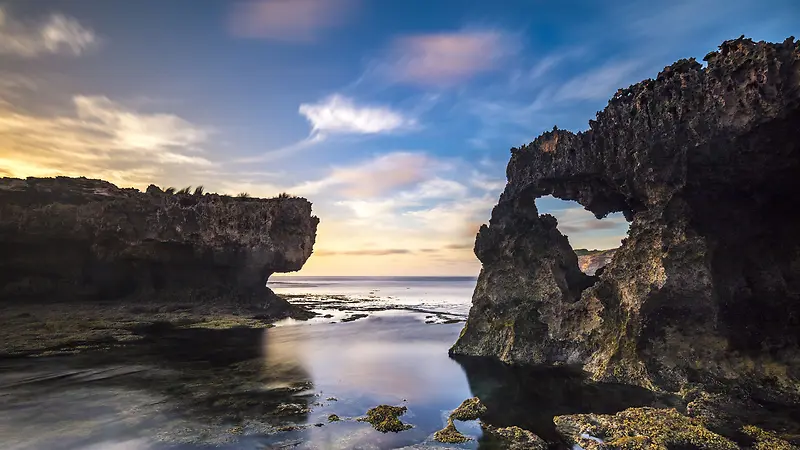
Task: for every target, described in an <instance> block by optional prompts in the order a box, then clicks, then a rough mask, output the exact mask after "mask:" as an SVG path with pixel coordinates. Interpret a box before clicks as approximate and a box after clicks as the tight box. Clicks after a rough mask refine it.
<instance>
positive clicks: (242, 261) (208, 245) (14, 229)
mask: <svg viewBox="0 0 800 450" xmlns="http://www.w3.org/2000/svg"><path fill="white" fill-rule="evenodd" d="M318 222H319V219H317V218H316V217H313V216H312V215H311V203H310V202H308V201H307V200H306V199H303V198H293V197H281V198H274V199H258V198H234V197H229V196H221V195H216V194H202V193H201V192H199V191H198V192H197V193H196V194H191V193H183V192H179V193H177V194H173V193H172V192H163V191H162V190H161V189H159V188H158V187H156V186H150V187H149V188H148V189H147V192H146V193H142V192H139V191H138V190H136V189H120V188H117V187H116V186H114V185H113V184H111V183H108V182H105V181H101V180H90V179H86V178H65V177H58V178H28V179H26V180H21V179H14V178H2V179H0V254H2V255H3V257H2V259H0V299H2V300H6V301H9V300H12V299H14V300H16V299H25V298H31V297H35V298H38V299H42V298H49V299H58V300H63V299H82V298H99V299H104V300H108V299H114V298H118V297H122V296H126V295H130V294H135V293H143V294H146V295H150V294H157V293H159V292H174V291H178V292H184V293H186V292H192V297H191V298H187V299H186V300H191V299H194V298H195V297H202V296H204V295H211V296H217V295H219V296H223V297H236V298H238V299H241V298H242V296H245V297H248V298H249V299H252V300H256V301H258V302H264V303H265V304H268V306H269V305H272V306H275V303H276V302H283V301H282V300H280V299H277V297H276V296H275V295H274V294H272V292H271V291H270V290H269V289H267V288H266V282H267V279H268V278H269V276H270V275H271V274H272V273H274V272H289V271H296V270H299V269H300V268H301V267H302V266H303V264H304V263H305V261H306V260H307V259H308V258H309V256H310V255H311V252H312V248H313V245H314V239H315V237H316V228H317V223H318ZM278 306H280V305H278ZM283 306H285V302H284V304H283Z"/></svg>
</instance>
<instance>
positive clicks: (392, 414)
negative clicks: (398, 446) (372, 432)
mask: <svg viewBox="0 0 800 450" xmlns="http://www.w3.org/2000/svg"><path fill="white" fill-rule="evenodd" d="M406 411H408V408H406V407H405V406H389V405H379V406H376V407H374V408H372V409H370V410H369V411H367V417H362V418H360V419H358V421H359V422H368V423H369V424H370V425H372V427H373V428H375V429H376V430H378V431H380V432H381V433H388V432H390V431H392V432H395V433H397V432H400V431H405V430H408V429H410V428H412V426H411V425H408V424H405V423H403V422H401V421H400V419H399V417H400V416H402V415H403V414H405V413H406Z"/></svg>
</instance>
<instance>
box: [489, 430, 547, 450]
mask: <svg viewBox="0 0 800 450" xmlns="http://www.w3.org/2000/svg"><path fill="white" fill-rule="evenodd" d="M482 428H483V433H484V436H489V437H490V438H491V439H492V441H496V442H498V443H499V444H500V445H502V448H504V449H509V450H547V448H548V447H547V442H545V440H544V439H542V438H540V437H539V436H537V435H535V434H534V433H532V432H530V431H528V430H525V429H522V428H520V427H516V426H514V427H503V428H497V427H493V426H491V425H488V424H483V426H482Z"/></svg>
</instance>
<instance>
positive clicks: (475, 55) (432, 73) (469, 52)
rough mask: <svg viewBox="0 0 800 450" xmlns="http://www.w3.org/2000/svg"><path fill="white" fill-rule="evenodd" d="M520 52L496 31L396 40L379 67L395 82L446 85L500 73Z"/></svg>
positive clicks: (408, 37)
mask: <svg viewBox="0 0 800 450" xmlns="http://www.w3.org/2000/svg"><path fill="white" fill-rule="evenodd" d="M519 49H520V45H519V43H518V40H517V39H515V38H514V37H513V36H511V35H509V34H507V33H503V32H500V31H496V30H463V31H457V32H449V33H433V34H418V35H411V36H404V37H400V38H397V39H396V40H395V41H394V43H393V45H392V47H391V49H390V51H389V54H388V55H387V57H386V59H385V60H384V62H383V63H382V64H380V66H379V70H380V71H381V73H382V75H384V76H386V77H388V78H389V79H391V80H392V81H395V82H400V83H411V84H426V85H447V84H451V83H457V82H460V81H464V80H467V79H469V78H472V77H473V76H475V75H478V74H480V73H484V72H490V71H494V70H500V69H501V68H502V63H503V62H504V60H505V59H507V58H508V57H509V56H512V55H514V54H515V53H517V52H518V51H519Z"/></svg>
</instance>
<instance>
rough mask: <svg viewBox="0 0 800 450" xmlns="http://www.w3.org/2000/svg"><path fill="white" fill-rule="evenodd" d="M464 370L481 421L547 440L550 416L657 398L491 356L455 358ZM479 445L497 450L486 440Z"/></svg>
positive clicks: (609, 409)
mask: <svg viewBox="0 0 800 450" xmlns="http://www.w3.org/2000/svg"><path fill="white" fill-rule="evenodd" d="M454 358H455V359H456V360H457V361H458V362H459V363H460V364H461V366H462V367H463V368H464V371H465V372H466V374H467V379H468V380H469V385H470V389H471V391H472V393H473V394H474V395H476V396H478V397H479V398H480V399H481V401H483V402H484V404H486V406H487V414H486V416H485V417H484V421H485V422H486V423H488V424H491V425H494V426H497V427H507V426H519V427H520V428H524V429H527V430H530V431H532V432H534V433H536V434H537V435H539V436H540V437H542V438H544V439H545V440H547V441H550V442H555V441H558V440H559V437H558V435H557V434H556V431H555V426H554V424H553V417H555V416H558V415H564V414H578V413H590V412H591V413H598V414H609V413H611V414H613V413H616V412H618V411H622V410H623V409H626V408H630V407H634V406H646V405H652V404H653V403H654V402H655V401H656V398H655V397H654V395H653V393H652V392H651V391H648V390H646V389H643V388H639V387H635V386H628V385H621V384H610V383H593V382H591V381H589V380H587V379H586V377H585V375H584V373H583V372H581V371H580V370H577V369H575V368H569V367H512V366H508V365H505V364H502V363H499V362H497V361H495V360H488V359H485V358H474V357H464V356H454ZM484 444H487V445H484V446H482V447H481V448H496V447H494V446H492V445H488V444H491V442H490V441H488V440H484Z"/></svg>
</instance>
